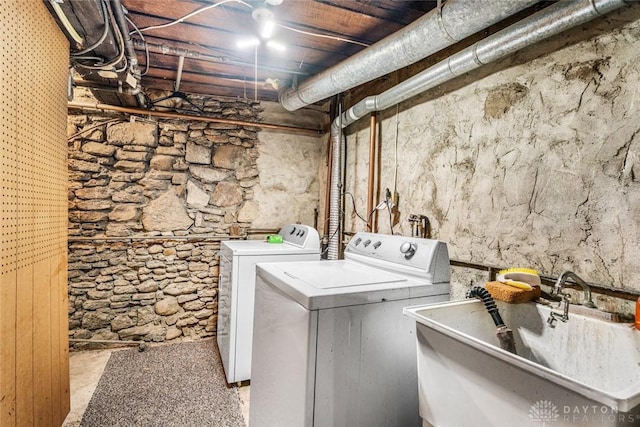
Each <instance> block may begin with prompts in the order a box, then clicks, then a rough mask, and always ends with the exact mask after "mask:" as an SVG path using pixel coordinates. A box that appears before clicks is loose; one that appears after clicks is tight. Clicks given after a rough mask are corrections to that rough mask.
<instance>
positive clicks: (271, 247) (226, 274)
mask: <svg viewBox="0 0 640 427" xmlns="http://www.w3.org/2000/svg"><path fill="white" fill-rule="evenodd" d="M277 236H282V239H279V238H277V239H271V240H272V241H275V242H277V243H272V242H269V241H267V240H230V241H224V242H222V243H221V245H220V265H219V267H220V270H219V274H220V277H219V280H218V325H217V342H218V349H219V351H220V358H221V359H222V365H223V366H224V372H225V376H226V379H227V382H228V383H230V384H232V383H236V382H242V381H246V380H249V379H250V378H251V346H252V335H253V304H254V295H255V292H254V291H255V283H256V263H258V262H281V261H287V262H293V261H310V260H319V259H320V239H319V236H318V232H317V231H316V230H315V229H314V228H312V227H309V226H306V225H300V224H288V225H285V226H284V227H282V229H280V231H279V232H278V235H276V236H274V237H277ZM280 240H281V242H280Z"/></svg>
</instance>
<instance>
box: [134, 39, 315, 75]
mask: <svg viewBox="0 0 640 427" xmlns="http://www.w3.org/2000/svg"><path fill="white" fill-rule="evenodd" d="M131 41H132V43H133V47H135V48H136V49H139V50H145V49H147V50H149V52H153V53H160V54H162V55H171V56H183V57H185V58H193V59H198V60H200V61H206V62H212V63H215V64H228V65H238V66H240V67H251V68H253V67H254V66H255V64H254V63H253V62H243V61H236V60H234V59H229V58H227V57H225V56H213V55H207V54H204V53H200V52H198V51H195V50H188V49H183V48H179V47H173V46H167V45H165V44H158V43H151V42H148V41H145V40H139V39H136V38H133V39H131ZM258 69H260V70H269V71H275V72H278V73H286V74H297V75H300V76H306V75H308V73H305V72H302V71H299V70H290V69H287V68H280V67H270V66H267V65H258Z"/></svg>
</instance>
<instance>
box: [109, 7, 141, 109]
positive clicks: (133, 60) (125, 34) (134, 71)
mask: <svg viewBox="0 0 640 427" xmlns="http://www.w3.org/2000/svg"><path fill="white" fill-rule="evenodd" d="M111 3H113V15H114V17H115V18H116V23H117V24H118V29H119V30H120V32H121V33H122V38H123V40H124V47H125V51H126V53H127V61H128V62H129V71H130V72H131V75H132V76H133V78H134V79H135V81H136V85H135V87H134V88H133V89H134V91H136V90H137V92H136V93H137V95H136V96H137V99H138V102H139V103H140V105H145V103H146V100H145V98H144V95H143V94H142V93H140V92H141V91H142V88H141V87H140V78H141V75H140V70H139V69H138V57H137V56H136V51H135V49H134V48H133V42H132V41H131V36H130V35H129V27H128V26H127V20H126V18H125V17H124V8H123V7H122V3H120V0H111ZM126 80H127V79H126V78H125V81H126Z"/></svg>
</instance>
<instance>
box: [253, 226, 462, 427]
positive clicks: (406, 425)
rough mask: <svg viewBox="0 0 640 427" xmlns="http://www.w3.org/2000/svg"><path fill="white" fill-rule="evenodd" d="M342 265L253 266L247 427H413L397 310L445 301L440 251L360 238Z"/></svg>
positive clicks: (415, 419) (408, 327)
mask: <svg viewBox="0 0 640 427" xmlns="http://www.w3.org/2000/svg"><path fill="white" fill-rule="evenodd" d="M344 257H345V259H344V260H336V261H306V262H299V263H277V264H276V263H260V264H258V266H257V268H256V271H257V279H256V300H255V315H254V331H253V332H254V333H253V357H252V363H251V371H252V378H251V404H250V406H249V423H250V426H251V427H273V426H278V427H324V426H331V427H357V426H360V427H365V426H366V427H412V426H420V425H421V419H420V415H419V409H418V378H417V367H416V343H415V341H416V338H415V322H413V323H414V324H412V322H411V321H410V319H408V318H407V317H406V316H403V314H402V309H403V308H404V307H407V306H412V305H418V304H429V303H438V302H443V301H448V300H449V296H450V284H449V280H450V267H449V255H448V251H447V246H446V244H445V243H444V242H441V241H437V240H429V239H420V238H409V237H402V236H398V235H396V236H391V235H381V234H373V233H364V232H361V233H357V234H356V235H354V237H353V238H352V239H351V240H350V241H349V244H348V245H347V247H346V249H345V255H344Z"/></svg>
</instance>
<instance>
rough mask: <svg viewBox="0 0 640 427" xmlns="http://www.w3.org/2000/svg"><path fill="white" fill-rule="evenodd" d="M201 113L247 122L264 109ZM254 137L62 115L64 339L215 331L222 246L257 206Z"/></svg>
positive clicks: (231, 129)
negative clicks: (65, 161) (65, 163)
mask: <svg viewBox="0 0 640 427" xmlns="http://www.w3.org/2000/svg"><path fill="white" fill-rule="evenodd" d="M206 109H207V112H208V114H209V115H214V116H215V115H218V116H220V117H224V118H231V119H239V120H246V121H257V120H259V115H260V111H261V110H260V107H259V105H257V104H252V103H245V102H240V101H238V102H228V103H227V102H218V101H207V104H206ZM257 131H258V129H257V128H255V127H251V126H239V125H234V124H226V123H206V122H203V121H195V120H194V121H184V120H180V121H176V120H171V121H169V120H147V119H145V118H128V117H126V118H125V117H123V118H114V117H113V116H108V117H107V116H103V115H86V114H74V112H70V114H69V120H68V134H69V136H70V140H69V174H70V187H69V297H70V298H69V330H70V338H72V339H76V340H145V341H155V342H159V341H165V340H172V339H177V338H179V337H190V338H194V337H205V336H210V335H214V334H215V329H216V313H217V285H218V251H219V248H220V241H221V240H227V239H229V238H232V237H237V236H241V235H243V234H245V232H246V230H247V229H248V228H249V227H250V225H251V222H252V221H253V220H254V219H255V217H256V215H257V211H258V208H257V205H256V203H255V202H254V200H253V187H254V185H256V184H257V183H258V169H257V166H256V159H257V157H258V150H257V144H258V137H257ZM86 345H87V344H86V343H85V342H82V341H77V342H75V346H76V347H84V346H86Z"/></svg>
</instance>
